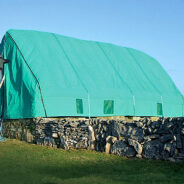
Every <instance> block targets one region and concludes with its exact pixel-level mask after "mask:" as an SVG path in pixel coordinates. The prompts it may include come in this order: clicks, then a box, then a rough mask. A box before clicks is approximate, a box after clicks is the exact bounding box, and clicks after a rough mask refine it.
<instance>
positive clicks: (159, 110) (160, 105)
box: [157, 103, 163, 116]
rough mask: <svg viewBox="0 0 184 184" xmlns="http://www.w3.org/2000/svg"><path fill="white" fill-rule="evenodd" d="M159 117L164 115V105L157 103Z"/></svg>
mask: <svg viewBox="0 0 184 184" xmlns="http://www.w3.org/2000/svg"><path fill="white" fill-rule="evenodd" d="M157 115H160V116H162V115H163V109H162V103H157Z"/></svg>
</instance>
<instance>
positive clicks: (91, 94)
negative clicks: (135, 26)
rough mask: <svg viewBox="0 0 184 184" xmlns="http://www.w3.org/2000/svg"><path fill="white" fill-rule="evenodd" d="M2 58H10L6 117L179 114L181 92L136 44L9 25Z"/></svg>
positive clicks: (6, 68) (181, 110)
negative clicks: (130, 45)
mask: <svg viewBox="0 0 184 184" xmlns="http://www.w3.org/2000/svg"><path fill="white" fill-rule="evenodd" d="M4 58H5V59H9V61H10V62H9V63H8V64H6V67H5V72H6V75H7V76H6V84H7V88H6V90H7V91H6V93H7V102H6V109H7V110H6V111H5V116H6V117H8V118H20V117H37V116H183V96H182V94H181V93H180V92H179V90H178V89H177V88H176V86H175V84H174V83H173V81H172V80H171V78H170V77H169V76H168V74H167V73H166V72H165V70H164V69H163V68H162V67H161V65H160V64H159V63H158V62H157V61H156V60H155V59H154V58H152V57H150V56H149V55H147V54H145V53H143V52H140V51H138V50H135V49H131V48H126V47H121V46H117V45H113V44H109V43H101V42H95V41H85V40H79V39H75V38H71V37H66V36H61V35H58V34H53V33H46V32H38V31H25V30H9V31H7V33H6V34H5V41H4ZM15 102H18V103H17V104H16V105H15ZM13 104H14V107H13V109H12V106H13ZM28 106H29V107H28ZM24 108H26V110H25V109H24ZM16 109H19V110H16ZM23 109H24V110H23Z"/></svg>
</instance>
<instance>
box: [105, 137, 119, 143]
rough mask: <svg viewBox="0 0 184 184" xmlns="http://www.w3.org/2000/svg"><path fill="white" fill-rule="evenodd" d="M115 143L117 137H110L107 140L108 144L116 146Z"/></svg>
mask: <svg viewBox="0 0 184 184" xmlns="http://www.w3.org/2000/svg"><path fill="white" fill-rule="evenodd" d="M115 141H117V137H113V136H108V137H107V138H106V142H107V143H110V144H114V143H115Z"/></svg>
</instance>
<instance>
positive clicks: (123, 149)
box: [111, 140, 136, 157]
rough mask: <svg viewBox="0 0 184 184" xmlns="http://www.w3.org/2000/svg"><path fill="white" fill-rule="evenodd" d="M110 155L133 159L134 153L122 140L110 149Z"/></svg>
mask: <svg viewBox="0 0 184 184" xmlns="http://www.w3.org/2000/svg"><path fill="white" fill-rule="evenodd" d="M111 153H113V154H115V155H119V156H126V157H134V156H135V155H136V151H135V149H134V148H133V147H129V146H128V145H127V144H126V143H125V142H124V141H123V140H119V141H116V142H115V143H114V144H113V145H112V148H111Z"/></svg>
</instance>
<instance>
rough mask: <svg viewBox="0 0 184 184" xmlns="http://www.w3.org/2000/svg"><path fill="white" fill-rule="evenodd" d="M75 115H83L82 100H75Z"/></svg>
mask: <svg viewBox="0 0 184 184" xmlns="http://www.w3.org/2000/svg"><path fill="white" fill-rule="evenodd" d="M76 109H77V114H83V103H82V99H76Z"/></svg>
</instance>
